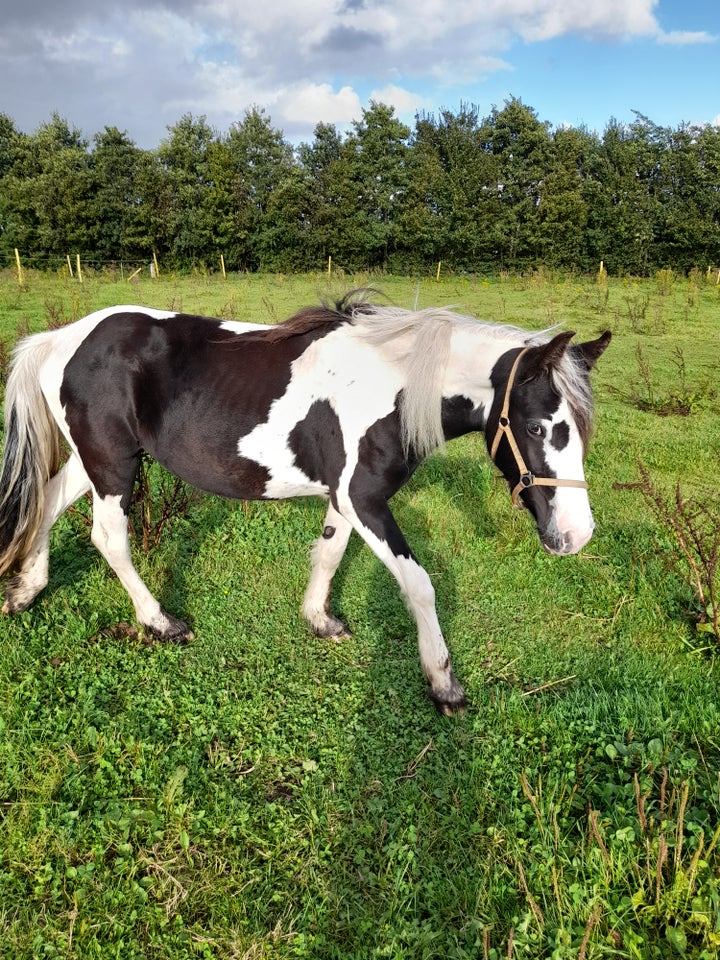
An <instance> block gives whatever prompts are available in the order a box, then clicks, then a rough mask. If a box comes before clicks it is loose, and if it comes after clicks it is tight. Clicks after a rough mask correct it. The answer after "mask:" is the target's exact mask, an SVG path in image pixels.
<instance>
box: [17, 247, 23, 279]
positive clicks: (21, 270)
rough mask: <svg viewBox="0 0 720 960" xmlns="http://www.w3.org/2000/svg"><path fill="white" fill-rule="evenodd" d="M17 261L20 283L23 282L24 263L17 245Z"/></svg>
mask: <svg viewBox="0 0 720 960" xmlns="http://www.w3.org/2000/svg"><path fill="white" fill-rule="evenodd" d="M15 263H16V264H17V275H18V283H19V284H22V282H23V268H22V264H21V263H20V253H19V251H18V248H17V247H15Z"/></svg>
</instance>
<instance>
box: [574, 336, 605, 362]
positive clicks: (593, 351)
mask: <svg viewBox="0 0 720 960" xmlns="http://www.w3.org/2000/svg"><path fill="white" fill-rule="evenodd" d="M611 339H612V333H610V331H609V330H606V331H605V333H603V334H601V336H599V337H598V338H597V340H589V341H588V342H587V343H578V344H574V345H573V350H577V351H578V352H579V353H580V356H581V357H582V358H583V360H584V361H585V363H586V365H587V368H588V370H592V368H593V367H594V366H595V364H596V363H597V362H598V360H599V358H600V357H601V355H602V354H603V353H604V352H605V350H606V348H607V345H608V344H609V343H610V340H611Z"/></svg>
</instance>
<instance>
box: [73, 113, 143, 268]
mask: <svg viewBox="0 0 720 960" xmlns="http://www.w3.org/2000/svg"><path fill="white" fill-rule="evenodd" d="M146 162H147V158H146V156H145V155H144V151H142V150H140V149H138V147H136V146H135V144H134V143H133V141H132V140H130V138H129V137H128V135H127V133H121V132H120V131H119V130H118V129H117V127H105V129H104V131H103V132H102V133H98V134H96V135H95V136H94V137H93V150H92V153H91V155H90V177H91V199H90V202H89V207H88V217H89V224H88V239H89V244H90V246H91V248H92V256H93V257H96V258H98V259H99V260H100V261H116V260H122V259H128V258H130V259H139V258H140V257H143V258H145V257H147V256H149V253H150V250H151V249H152V239H151V237H149V236H148V234H147V232H146V230H145V229H144V228H143V223H142V210H143V203H144V202H145V197H143V196H142V194H141V193H140V188H141V186H142V185H143V184H144V178H143V177H142V171H143V168H144V167H145V165H146Z"/></svg>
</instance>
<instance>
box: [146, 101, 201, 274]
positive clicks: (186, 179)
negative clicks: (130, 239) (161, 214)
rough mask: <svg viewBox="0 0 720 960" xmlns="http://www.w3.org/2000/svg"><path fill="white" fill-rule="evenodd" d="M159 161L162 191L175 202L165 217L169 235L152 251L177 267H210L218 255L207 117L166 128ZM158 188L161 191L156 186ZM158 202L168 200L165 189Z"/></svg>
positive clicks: (186, 118)
mask: <svg viewBox="0 0 720 960" xmlns="http://www.w3.org/2000/svg"><path fill="white" fill-rule="evenodd" d="M168 134H169V135H168V137H167V138H166V139H165V140H163V142H162V143H161V144H160V147H159V148H158V151H157V157H158V160H159V162H160V164H161V167H162V170H163V172H164V174H165V184H162V187H165V186H166V188H167V190H169V194H170V197H171V200H170V206H169V209H168V210H167V211H166V214H167V220H166V224H167V233H166V234H165V236H162V237H157V238H155V239H154V242H153V246H154V247H156V248H159V249H160V250H161V251H162V252H164V253H167V254H169V256H170V258H171V260H172V262H173V263H175V264H177V265H178V266H181V265H185V266H188V265H191V264H194V263H198V262H206V261H208V260H210V259H212V258H214V256H215V251H216V242H215V229H214V227H215V225H214V223H213V218H212V215H211V210H210V205H209V202H208V201H209V192H210V187H211V186H212V181H211V178H210V161H209V156H210V153H211V151H212V148H213V144H214V143H215V140H216V134H215V131H214V130H213V129H212V127H211V126H210V125H209V124H208V122H207V119H206V118H205V117H193V116H192V115H191V114H185V116H184V117H182V119H181V120H180V121H179V122H178V123H176V124H175V125H174V126H172V127H169V128H168ZM157 186H161V185H160V184H158V185H157ZM162 187H161V189H159V190H158V191H157V198H158V199H161V200H162V201H163V202H164V201H165V200H166V198H167V193H166V190H165V189H162Z"/></svg>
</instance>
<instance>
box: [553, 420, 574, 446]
mask: <svg viewBox="0 0 720 960" xmlns="http://www.w3.org/2000/svg"><path fill="white" fill-rule="evenodd" d="M550 443H551V444H552V445H553V447H555V449H556V450H564V449H565V447H566V446H567V445H568V443H570V427H569V426H568V425H567V423H566V422H565V421H564V420H562V421H561V422H560V423H556V424H555V425H554V427H553V428H552V434H551V435H550Z"/></svg>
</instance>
